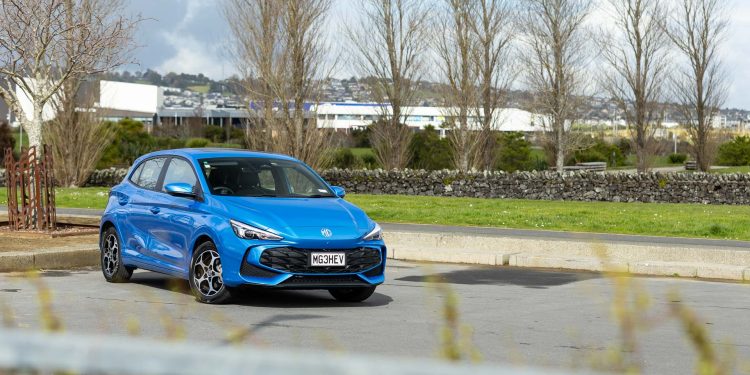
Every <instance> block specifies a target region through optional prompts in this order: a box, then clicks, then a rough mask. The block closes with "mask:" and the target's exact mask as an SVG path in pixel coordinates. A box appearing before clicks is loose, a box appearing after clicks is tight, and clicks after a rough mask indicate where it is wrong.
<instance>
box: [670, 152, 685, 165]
mask: <svg viewBox="0 0 750 375" xmlns="http://www.w3.org/2000/svg"><path fill="white" fill-rule="evenodd" d="M685 160H687V154H683V153H679V152H678V153H676V154H669V162H670V163H672V164H682V163H684V162H685Z"/></svg>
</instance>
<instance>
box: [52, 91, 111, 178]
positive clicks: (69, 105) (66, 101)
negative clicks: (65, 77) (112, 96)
mask: <svg viewBox="0 0 750 375" xmlns="http://www.w3.org/2000/svg"><path fill="white" fill-rule="evenodd" d="M82 86H85V85H82V84H81V81H71V82H70V83H68V84H67V85H65V86H64V87H63V90H62V92H61V94H60V97H59V100H56V101H54V108H55V118H54V119H53V120H51V121H50V122H49V123H47V124H46V125H45V126H44V129H43V132H42V133H43V136H44V139H45V140H46V142H47V143H49V144H50V145H51V148H50V150H51V152H52V157H53V159H54V160H55V163H54V168H55V180H56V181H57V183H58V184H60V185H62V186H69V187H79V186H83V184H85V183H86V180H88V178H89V176H90V175H91V172H93V171H94V168H95V167H96V163H97V162H98V161H99V159H100V158H101V156H102V153H104V150H105V149H106V148H107V147H108V146H109V145H110V144H111V142H112V139H113V138H114V135H115V131H114V130H115V129H114V128H112V127H110V126H108V124H107V123H105V122H103V121H101V117H102V115H103V114H102V112H101V109H99V110H98V111H97V110H96V109H95V106H94V103H95V101H96V99H95V96H94V93H93V92H92V90H89V89H88V88H86V87H82Z"/></svg>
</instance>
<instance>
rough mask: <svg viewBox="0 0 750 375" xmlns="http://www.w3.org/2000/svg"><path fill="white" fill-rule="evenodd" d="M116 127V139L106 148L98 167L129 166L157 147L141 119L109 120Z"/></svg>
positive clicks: (110, 124) (109, 124)
mask: <svg viewBox="0 0 750 375" xmlns="http://www.w3.org/2000/svg"><path fill="white" fill-rule="evenodd" d="M108 126H112V127H115V139H114V140H113V141H112V144H111V145H109V146H108V147H107V148H106V149H105V150H104V154H103V155H102V158H101V159H100V160H99V162H98V163H97V164H96V168H98V169H103V168H109V167H112V166H120V167H129V166H130V164H132V163H133V161H134V160H135V159H137V158H138V157H139V156H141V155H143V154H145V153H148V152H151V151H153V150H154V149H155V148H156V140H155V139H154V138H153V137H152V136H151V135H149V134H148V133H147V132H146V130H145V129H144V128H143V123H141V122H140V121H136V120H132V119H129V118H125V119H122V120H120V121H119V122H116V123H115V122H108Z"/></svg>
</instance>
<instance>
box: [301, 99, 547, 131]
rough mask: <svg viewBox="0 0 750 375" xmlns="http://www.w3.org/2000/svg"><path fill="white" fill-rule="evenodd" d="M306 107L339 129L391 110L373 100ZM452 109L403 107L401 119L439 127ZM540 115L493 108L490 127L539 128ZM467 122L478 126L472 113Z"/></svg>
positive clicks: (409, 123) (418, 125)
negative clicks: (491, 125)
mask: <svg viewBox="0 0 750 375" xmlns="http://www.w3.org/2000/svg"><path fill="white" fill-rule="evenodd" d="M310 110H311V111H312V112H314V113H315V114H316V117H317V121H318V127H319V128H329V129H342V130H349V129H361V128H364V127H367V126H368V125H370V124H372V123H373V122H375V121H378V120H379V119H380V118H381V117H382V116H384V115H385V116H389V115H391V113H392V108H391V107H390V105H387V104H377V103H349V102H347V103H321V104H320V105H317V106H315V105H314V106H312V107H311V108H310ZM455 113H456V109H455V108H448V107H404V108H403V109H402V114H401V116H402V120H401V121H402V122H403V123H404V124H406V125H407V126H409V127H412V128H415V129H424V128H425V127H426V126H428V125H431V126H433V127H435V128H437V129H440V127H441V126H442V125H443V124H444V123H445V122H446V121H447V120H449V119H450V118H451V117H454V116H455ZM540 119H541V117H540V116H539V115H535V114H532V113H531V112H527V111H523V110H520V109H516V108H505V109H500V110H498V111H496V112H495V114H494V116H493V128H494V129H495V130H498V131H520V132H533V131H537V130H540V128H539V124H540V123H541V122H540V121H539V120H540ZM469 123H470V124H471V125H472V126H474V127H476V128H477V129H479V119H478V117H477V116H476V115H474V116H469Z"/></svg>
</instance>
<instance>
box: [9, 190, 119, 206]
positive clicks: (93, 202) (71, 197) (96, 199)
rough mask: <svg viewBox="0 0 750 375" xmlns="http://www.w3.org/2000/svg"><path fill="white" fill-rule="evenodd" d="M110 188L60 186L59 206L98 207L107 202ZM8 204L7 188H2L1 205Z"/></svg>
mask: <svg viewBox="0 0 750 375" xmlns="http://www.w3.org/2000/svg"><path fill="white" fill-rule="evenodd" d="M107 192H109V188H100V187H95V188H58V189H56V190H55V201H56V204H57V207H65V208H98V209H103V208H104V206H106V204H107V196H108V195H107ZM5 204H8V194H7V190H6V189H5V188H0V205H5Z"/></svg>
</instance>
